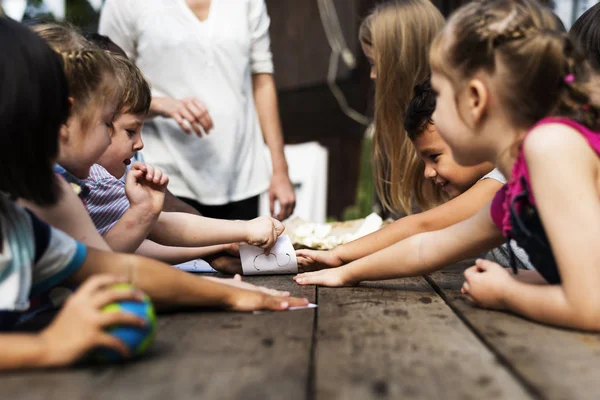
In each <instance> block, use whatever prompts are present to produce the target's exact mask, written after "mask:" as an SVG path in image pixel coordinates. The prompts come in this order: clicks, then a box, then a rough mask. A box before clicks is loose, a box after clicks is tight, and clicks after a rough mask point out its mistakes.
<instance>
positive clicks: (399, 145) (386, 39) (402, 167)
mask: <svg viewBox="0 0 600 400" xmlns="http://www.w3.org/2000/svg"><path fill="white" fill-rule="evenodd" d="M443 25H444V17H443V16H442V14H441V13H440V12H439V11H438V9H437V8H436V7H435V6H434V5H433V4H432V3H431V2H430V1H429V0H395V1H391V2H388V3H385V4H382V5H379V6H377V7H376V8H375V9H374V10H373V12H371V14H370V15H369V16H367V17H366V19H365V20H364V21H363V23H362V25H361V27H360V32H359V39H360V41H361V43H362V44H363V45H364V46H366V47H370V48H371V49H372V51H373V55H374V58H375V68H376V73H377V81H376V87H375V135H374V146H373V165H374V174H375V188H376V191H377V195H378V197H379V199H380V201H381V203H382V205H383V206H384V207H385V208H386V209H388V210H390V211H395V212H398V211H401V210H404V211H405V212H406V213H408V214H410V213H411V212H412V200H411V195H412V194H414V196H415V199H416V200H417V202H418V204H419V205H420V206H421V207H423V208H430V207H431V206H433V205H436V204H439V203H440V202H441V200H442V197H441V192H440V190H439V188H438V187H437V186H435V185H434V184H433V183H432V182H430V181H429V180H426V179H425V178H424V177H423V172H424V165H423V163H422V162H421V161H420V160H419V158H418V156H417V154H416V151H415V149H414V147H413V144H412V142H411V141H410V140H408V139H407V135H406V132H405V129H404V116H405V112H406V109H407V106H408V104H409V102H410V100H411V99H412V97H413V90H414V87H415V86H417V85H418V84H420V83H422V82H423V81H425V80H426V79H427V77H428V75H429V63H428V56H429V46H430V44H431V43H432V41H433V39H434V37H435V36H436V35H437V34H438V32H440V31H441V30H442V27H443Z"/></svg>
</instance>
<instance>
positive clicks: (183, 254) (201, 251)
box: [135, 240, 227, 264]
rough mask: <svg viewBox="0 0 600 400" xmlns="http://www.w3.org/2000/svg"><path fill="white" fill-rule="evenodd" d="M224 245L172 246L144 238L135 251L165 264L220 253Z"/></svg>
mask: <svg viewBox="0 0 600 400" xmlns="http://www.w3.org/2000/svg"><path fill="white" fill-rule="evenodd" d="M226 247H227V246H226V245H223V244H219V245H215V246H206V247H173V246H163V245H161V244H158V243H155V242H153V241H151V240H144V242H143V243H142V245H141V246H140V247H139V248H138V249H137V250H136V252H135V253H136V254H138V255H140V256H144V257H149V258H153V259H155V260H158V261H162V262H165V263H167V264H180V263H183V262H186V261H190V260H195V259H197V258H203V257H206V256H210V255H214V254H216V253H220V252H222V251H225V250H226Z"/></svg>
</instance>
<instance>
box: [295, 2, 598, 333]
mask: <svg viewBox="0 0 600 400" xmlns="http://www.w3.org/2000/svg"><path fill="white" fill-rule="evenodd" d="M430 55H431V59H430V60H431V68H432V86H433V89H434V90H435V91H436V92H437V94H438V97H437V106H436V111H435V113H434V116H433V120H434V121H435V124H436V127H437V129H438V131H439V133H440V135H442V137H443V138H444V140H445V141H446V142H447V143H448V145H449V146H450V147H451V149H452V153H453V156H454V159H455V160H456V162H458V163H459V164H461V165H465V166H469V165H475V164H478V163H481V162H485V161H489V162H493V163H494V164H495V165H496V166H497V168H499V170H500V171H501V172H502V173H503V174H504V175H505V176H506V177H507V179H508V183H507V185H506V186H505V187H504V188H503V189H502V190H501V191H499V192H498V194H497V195H496V196H495V197H494V199H493V201H491V202H490V203H489V204H488V205H486V206H485V207H484V208H483V209H482V210H481V211H480V212H479V213H477V214H476V215H475V216H473V217H471V218H469V219H468V220H466V221H463V222H460V223H458V224H456V225H453V226H451V227H449V228H446V229H443V230H439V231H434V232H428V233H423V234H419V235H416V236H413V237H411V238H409V239H407V240H404V241H402V242H400V243H397V244H395V245H393V246H391V247H389V248H387V249H385V250H382V251H380V252H377V253H375V254H373V255H371V256H368V257H365V258H364V259H362V260H359V261H356V262H354V263H350V264H348V265H346V266H343V267H340V268H336V269H329V270H323V271H319V272H314V273H309V274H304V275H300V276H298V277H297V278H296V280H297V281H298V282H299V283H302V284H305V283H313V284H314V283H317V284H324V285H328V286H343V285H353V284H357V283H358V282H360V281H365V280H380V279H390V278H398V277H405V276H415V275H421V274H424V273H429V272H432V271H434V270H437V269H440V268H442V267H444V266H445V265H448V264H449V263H452V262H456V261H459V260H463V259H465V258H468V257H475V256H477V255H478V254H480V253H481V252H482V251H485V250H487V249H490V248H492V247H494V246H498V245H499V244H501V243H502V242H504V241H506V240H508V239H511V238H512V239H515V240H516V241H517V243H518V244H519V245H521V246H522V247H524V248H525V250H527V253H528V254H529V256H530V260H531V262H532V264H533V265H534V266H535V268H536V270H537V271H519V273H516V271H515V273H513V274H511V273H510V272H509V271H508V270H506V269H504V268H502V267H500V266H499V265H497V264H495V263H492V262H490V261H485V260H478V261H477V262H476V265H475V266H473V267H471V268H469V269H467V270H466V271H465V280H466V281H465V283H464V286H463V288H462V291H463V293H465V294H466V295H467V296H469V298H470V299H472V300H473V301H474V302H475V303H476V304H478V305H480V306H483V307H487V308H494V309H501V310H508V311H512V312H514V313H517V314H520V315H523V316H525V317H527V318H530V319H532V320H535V321H539V322H542V323H547V324H552V325H557V326H562V327H570V328H576V329H584V330H600V296H599V295H598V290H597V288H598V287H599V286H600V272H599V271H598V268H597V265H598V262H599V261H600V250H599V249H598V246H597V243H596V240H597V238H598V237H599V235H600V224H598V220H600V201H599V200H598V199H599V196H600V181H598V178H597V177H598V175H599V174H600V159H599V158H600V157H599V154H600V134H599V133H598V130H600V118H599V117H600V108H599V104H598V103H596V102H595V101H594V100H593V99H592V98H591V93H592V91H593V90H596V89H595V88H594V87H593V86H594V81H593V80H592V79H590V78H591V74H592V73H591V67H590V65H589V63H588V61H587V59H586V57H585V55H584V54H583V53H582V52H581V51H580V50H579V49H578V47H577V46H576V45H575V44H574V43H573V42H572V41H571V39H569V37H568V36H566V34H564V33H559V32H556V31H552V30H544V29H539V28H537V27H536V24H535V21H534V20H533V18H532V14H531V11H530V10H529V9H528V8H527V7H523V6H522V5H520V4H518V3H516V2H515V1H510V0H483V1H475V2H472V3H469V4H467V5H465V6H463V7H462V8H460V9H459V10H457V11H456V12H455V13H454V14H453V15H452V16H451V18H450V20H449V22H448V24H447V25H446V27H445V28H444V30H443V32H442V33H441V34H440V35H439V36H438V37H437V39H436V40H435V41H434V43H433V46H432V49H431V53H430ZM367 264H369V268H365V265H367Z"/></svg>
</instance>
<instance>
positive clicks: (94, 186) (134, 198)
mask: <svg viewBox="0 0 600 400" xmlns="http://www.w3.org/2000/svg"><path fill="white" fill-rule="evenodd" d="M111 57H113V61H114V62H115V63H116V70H117V82H118V86H119V88H120V89H121V92H122V98H121V101H120V104H119V106H118V109H119V111H118V113H119V116H118V118H117V119H116V120H115V122H114V123H113V129H112V130H111V144H110V146H109V147H108V148H107V149H106V151H105V152H104V153H103V154H102V156H101V157H99V159H98V162H99V163H100V164H102V165H100V164H95V165H93V166H91V169H90V175H89V177H88V179H86V180H81V179H80V178H81V176H75V174H72V173H70V172H69V170H68V169H67V168H65V170H63V171H62V175H63V176H64V177H65V179H67V180H68V181H70V182H74V183H78V184H81V185H83V186H85V187H86V188H87V190H86V192H85V193H84V194H83V196H82V197H83V199H84V201H85V203H86V207H87V209H88V212H89V213H90V216H91V217H92V220H93V221H94V223H95V225H96V227H97V229H98V230H99V231H100V233H101V234H102V235H103V236H104V238H105V240H106V241H107V243H108V244H109V246H110V247H111V248H112V249H113V250H115V251H123V252H134V251H136V250H137V249H138V247H139V246H140V244H141V243H142V242H143V241H144V240H145V239H146V237H149V238H150V239H152V240H153V241H155V242H158V243H162V244H165V245H167V246H186V247H195V246H204V245H213V244H220V243H230V242H240V241H244V242H247V243H250V244H254V245H258V246H264V247H265V248H266V249H268V248H270V247H271V246H272V245H273V244H274V241H275V239H276V237H277V236H278V235H279V234H280V233H281V232H282V231H283V225H281V223H280V222H279V221H277V220H275V219H273V218H269V217H260V218H257V219H255V220H253V221H248V222H242V221H223V220H214V219H209V218H203V217H200V216H192V215H183V214H180V213H161V212H160V211H161V210H162V207H163V200H164V190H165V188H166V182H165V180H164V177H163V175H162V172H161V171H160V170H156V169H153V168H152V167H150V166H148V165H144V164H142V163H137V164H136V165H134V167H133V169H132V171H130V172H129V173H128V176H127V183H126V184H125V183H123V182H122V181H121V180H120V179H119V178H120V177H122V176H123V175H124V174H125V171H126V167H127V165H128V164H129V162H130V160H131V158H132V157H133V155H134V154H135V153H136V152H137V151H140V150H141V149H142V148H143V142H142V140H141V128H142V125H143V120H144V118H145V116H146V114H147V113H148V109H149V106H150V100H151V98H150V89H149V87H148V85H147V83H146V82H145V80H144V78H143V76H142V75H141V72H140V71H139V69H138V68H137V67H136V66H135V65H134V64H133V63H131V62H130V61H129V60H127V59H126V58H124V57H122V56H118V55H114V56H111ZM142 177H143V179H147V180H149V182H151V184H149V185H144V184H140V183H139V180H140V178H142ZM152 204H154V205H153V206H152ZM150 206H151V208H149V207H150ZM165 250H166V252H167V254H165V255H162V254H158V255H157V254H156V251H155V252H154V255H155V257H156V256H158V257H157V258H159V259H164V258H166V257H173V254H172V253H173V251H174V249H172V248H171V249H165ZM182 250H187V249H182ZM220 250H222V247H213V248H211V249H196V252H197V254H195V255H194V256H193V257H190V258H192V259H193V258H197V257H199V256H202V255H206V254H209V253H211V252H212V253H214V252H217V251H220Z"/></svg>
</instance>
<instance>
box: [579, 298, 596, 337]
mask: <svg viewBox="0 0 600 400" xmlns="http://www.w3.org/2000/svg"><path fill="white" fill-rule="evenodd" d="M573 317H574V318H573V319H574V321H573V322H574V325H575V327H576V328H578V329H583V330H586V331H595V332H600V300H599V301H589V302H586V305H582V306H579V307H576V310H575V311H574V315H573Z"/></svg>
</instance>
